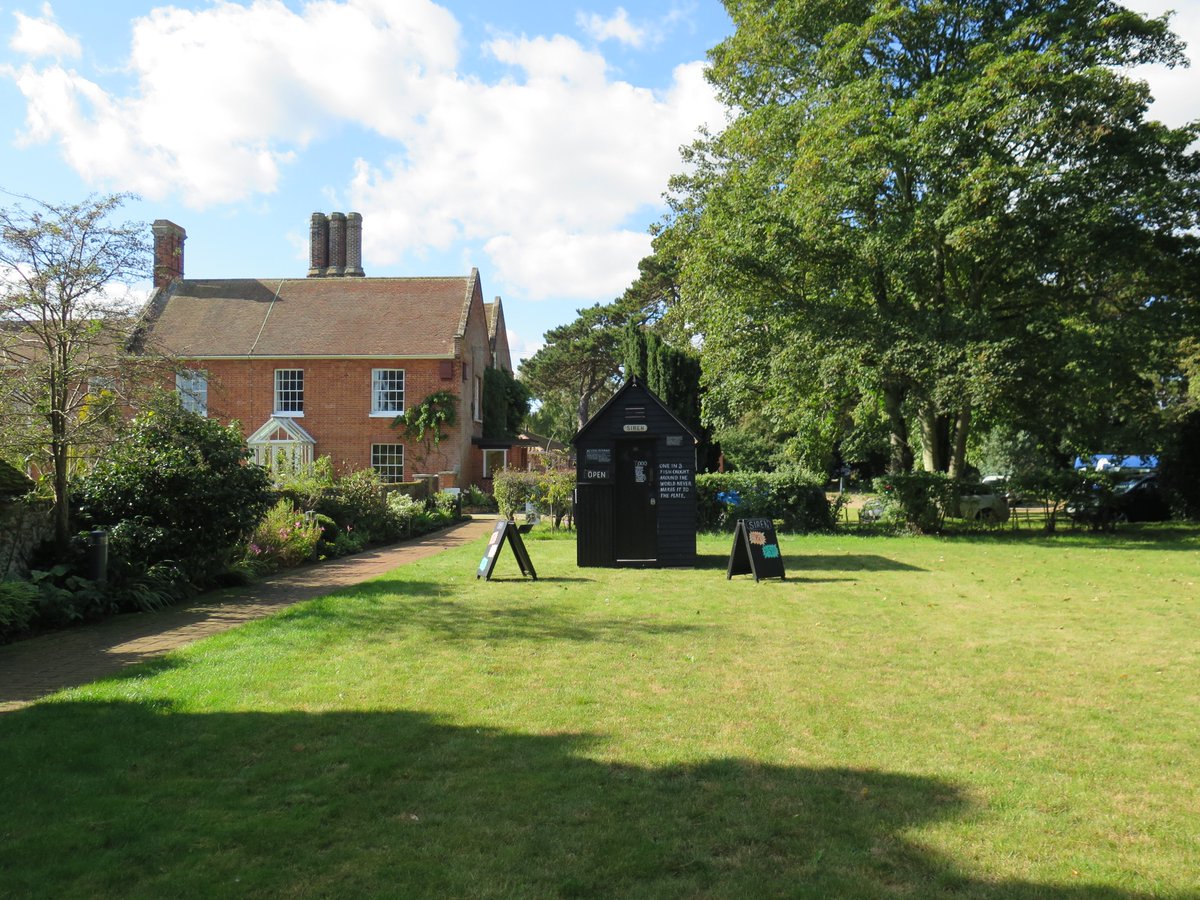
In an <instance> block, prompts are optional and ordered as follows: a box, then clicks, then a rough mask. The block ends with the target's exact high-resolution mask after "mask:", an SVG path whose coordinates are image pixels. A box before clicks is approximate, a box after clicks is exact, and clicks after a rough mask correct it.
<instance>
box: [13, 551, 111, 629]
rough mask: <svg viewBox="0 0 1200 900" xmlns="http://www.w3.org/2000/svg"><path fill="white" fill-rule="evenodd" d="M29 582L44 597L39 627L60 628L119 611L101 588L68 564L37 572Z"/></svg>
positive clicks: (38, 622)
mask: <svg viewBox="0 0 1200 900" xmlns="http://www.w3.org/2000/svg"><path fill="white" fill-rule="evenodd" d="M29 580H30V581H31V582H32V583H33V584H34V585H35V586H36V587H37V589H38V593H39V594H40V596H39V597H38V611H37V617H36V619H35V622H36V623H37V624H39V625H46V626H48V627H51V628H58V627H61V626H63V625H73V624H75V623H76V622H83V621H89V620H92V619H98V618H100V617H101V616H104V615H108V614H110V613H114V612H117V611H118V610H117V608H116V607H115V605H114V604H113V603H112V602H111V600H110V597H109V596H108V595H107V594H106V592H105V591H104V589H103V588H101V587H100V585H98V584H97V583H96V582H94V581H90V580H88V579H87V578H84V577H83V576H81V575H76V574H74V573H73V572H72V569H71V567H70V566H68V565H65V564H59V565H56V566H53V567H51V568H49V569H35V570H33V571H32V572H30V573H29Z"/></svg>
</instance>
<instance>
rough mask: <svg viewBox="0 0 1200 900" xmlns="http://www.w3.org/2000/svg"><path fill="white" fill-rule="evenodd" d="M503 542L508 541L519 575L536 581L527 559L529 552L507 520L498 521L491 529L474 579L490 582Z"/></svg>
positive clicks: (515, 527)
mask: <svg viewBox="0 0 1200 900" xmlns="http://www.w3.org/2000/svg"><path fill="white" fill-rule="evenodd" d="M505 541H508V543H509V545H510V546H511V547H512V551H513V555H514V556H515V557H516V558H517V565H518V566H520V567H521V574H522V575H527V576H528V577H530V578H532V579H533V580H534V581H537V572H535V571H534V570H533V563H532V562H531V561H530V559H529V552H528V551H527V550H526V549H525V542H524V541H522V540H521V533H520V532H519V531H517V526H516V525H515V524H514V523H512V522H509V521H508V520H507V519H500V520H499V521H497V522H496V527H495V528H493V529H492V536H491V537H490V538H488V545H487V550H485V551H484V554H483V559H481V560H480V561H479V568H478V569H476V570H475V577H476V578H486V579H487V580H488V581H491V579H492V570H493V569H495V568H496V558H497V557H498V556H499V555H500V548H501V547H503V546H504V542H505Z"/></svg>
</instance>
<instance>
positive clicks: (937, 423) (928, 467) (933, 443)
mask: <svg viewBox="0 0 1200 900" xmlns="http://www.w3.org/2000/svg"><path fill="white" fill-rule="evenodd" d="M917 420H918V421H919V422H920V425H921V458H922V461H923V462H924V464H925V471H926V472H945V471H946V469H947V467H948V465H949V462H950V418H949V417H948V416H944V415H940V414H939V413H938V411H937V410H936V409H935V408H934V406H933V404H932V403H926V404H924V405H923V406H922V407H921V409H920V412H918V413H917Z"/></svg>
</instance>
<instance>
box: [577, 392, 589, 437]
mask: <svg viewBox="0 0 1200 900" xmlns="http://www.w3.org/2000/svg"><path fill="white" fill-rule="evenodd" d="M591 405H592V392H591V391H584V393H583V394H582V395H581V396H580V398H579V406H578V407H577V408H576V409H575V418H576V420H577V421H578V423H579V426H578V428H577V429H576V430H577V431H583V426H584V425H586V424H587V423H588V408H589V407H590V406H591Z"/></svg>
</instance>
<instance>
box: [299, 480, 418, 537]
mask: <svg viewBox="0 0 1200 900" xmlns="http://www.w3.org/2000/svg"><path fill="white" fill-rule="evenodd" d="M315 509H316V511H317V512H318V513H320V514H321V515H325V516H329V518H331V519H333V520H334V521H335V522H337V524H338V526H339V528H340V529H341V530H342V531H344V532H346V533H347V534H354V533H356V532H357V537H358V539H360V540H361V541H362V543H363V545H365V544H368V543H371V542H372V541H389V540H394V539H396V538H397V537H399V536H400V533H399V531H398V530H397V528H396V524H395V522H394V520H393V518H392V516H391V515H390V514H389V512H388V504H387V495H386V492H385V491H384V487H383V483H382V482H381V481H380V480H379V474H378V473H377V472H376V471H375V470H374V469H359V470H358V471H357V472H351V473H350V474H349V475H346V476H345V477H343V478H339V479H337V480H336V481H335V482H334V484H333V486H332V487H330V488H327V489H326V490H325V491H324V492H322V494H321V498H320V500H319V501H318V502H317V505H316V507H315ZM359 549H361V547H360V548H359ZM355 552H357V551H355Z"/></svg>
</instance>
